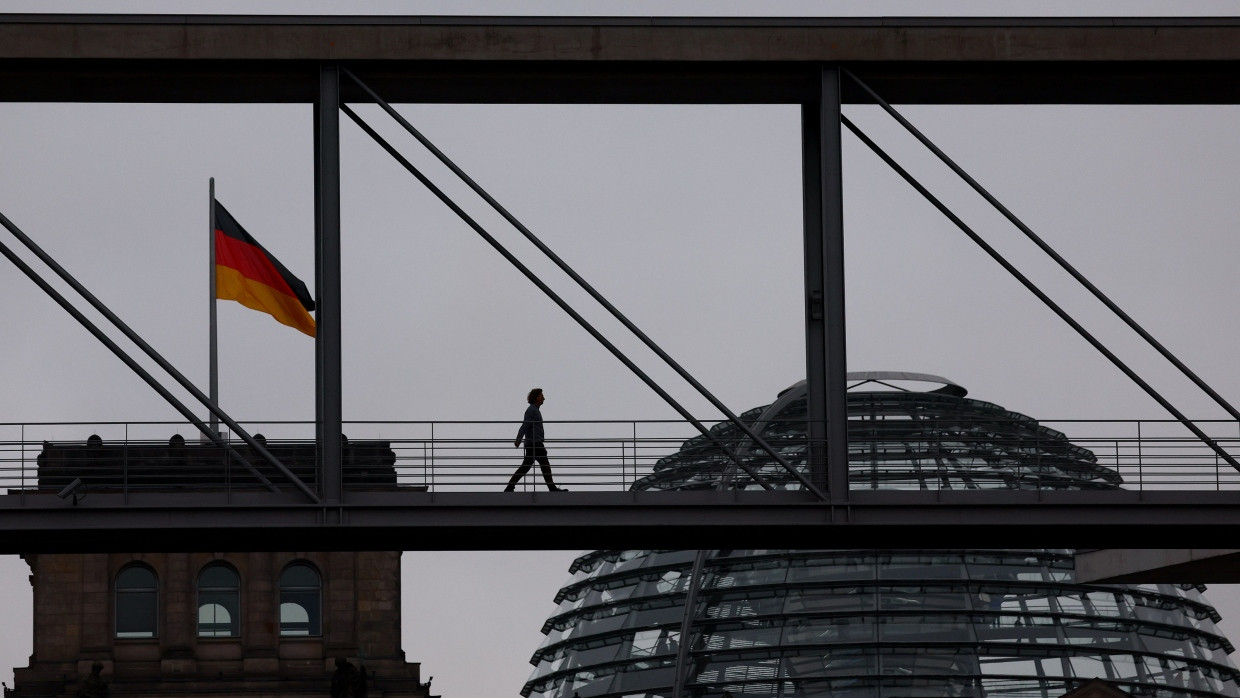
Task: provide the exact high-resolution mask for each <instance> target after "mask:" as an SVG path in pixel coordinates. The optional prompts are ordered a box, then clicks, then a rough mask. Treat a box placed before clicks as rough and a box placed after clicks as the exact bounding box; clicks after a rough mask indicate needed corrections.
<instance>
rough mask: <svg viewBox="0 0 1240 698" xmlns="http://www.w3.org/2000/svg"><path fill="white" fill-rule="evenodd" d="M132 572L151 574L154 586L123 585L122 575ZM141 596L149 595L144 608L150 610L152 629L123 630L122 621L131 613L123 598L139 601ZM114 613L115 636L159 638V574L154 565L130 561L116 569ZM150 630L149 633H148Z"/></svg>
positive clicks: (136, 638)
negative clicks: (126, 607)
mask: <svg viewBox="0 0 1240 698" xmlns="http://www.w3.org/2000/svg"><path fill="white" fill-rule="evenodd" d="M130 572H145V573H146V574H149V575H150V578H151V581H152V582H153V584H152V586H150V587H138V586H121V584H122V577H124V576H125V575H126V574H127V573H130ZM140 596H149V600H148V601H146V602H145V604H144V606H143V608H142V610H143V611H149V612H150V616H151V620H150V623H151V627H150V630H149V631H146V630H139V631H134V630H127V631H122V630H121V621H122V619H123V618H125V617H126V616H129V615H130V614H129V613H127V612H125V609H124V608H123V606H125V605H126V604H124V603H122V600H128V601H138V600H139V599H138V597H140ZM147 604H149V605H147ZM112 613H113V617H112V636H113V637H114V638H116V639H118V640H154V639H158V638H159V620H160V613H159V574H157V573H156V572H155V569H154V568H153V567H151V566H150V565H148V564H146V563H143V562H130V563H127V564H125V565H124V566H122V567H121V568H120V569H119V570H117V571H116V576H115V577H113V581H112ZM148 632H149V634H146V633H148ZM138 633H142V634H138Z"/></svg>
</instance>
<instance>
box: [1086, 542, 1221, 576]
mask: <svg viewBox="0 0 1240 698" xmlns="http://www.w3.org/2000/svg"><path fill="white" fill-rule="evenodd" d="M1185 540H1189V539H1185ZM1076 579H1077V581H1079V582H1088V583H1091V584H1093V583H1100V584H1102V583H1105V584H1143V583H1148V584H1154V583H1158V582H1167V583H1202V584H1205V583H1221V584H1234V583H1236V582H1237V581H1240V550H1230V549H1219V550H1214V549H1209V550H1207V549H1200V548H1160V549H1124V548H1119V549H1116V548H1111V549H1104V550H1078V551H1077V553H1076Z"/></svg>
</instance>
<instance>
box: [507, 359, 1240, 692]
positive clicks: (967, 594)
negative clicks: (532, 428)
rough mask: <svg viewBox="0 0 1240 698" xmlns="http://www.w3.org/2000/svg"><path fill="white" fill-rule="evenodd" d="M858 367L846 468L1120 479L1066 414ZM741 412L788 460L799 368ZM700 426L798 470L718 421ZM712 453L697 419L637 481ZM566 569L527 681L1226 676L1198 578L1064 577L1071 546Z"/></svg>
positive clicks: (870, 482)
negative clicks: (695, 427) (1008, 406)
mask: <svg viewBox="0 0 1240 698" xmlns="http://www.w3.org/2000/svg"><path fill="white" fill-rule="evenodd" d="M857 375H859V376H874V375H882V376H887V377H890V376H891V375H901V376H909V375H915V374H857ZM850 377H856V376H853V375H850ZM859 380H860V382H859V383H858V384H857V385H858V387H859V388H862V389H861V390H855V391H854V392H853V393H852V394H850V396H849V403H848V404H849V417H850V419H849V452H850V459H849V466H850V478H851V480H852V483H853V487H884V488H886V487H902V488H936V487H942V488H974V487H978V488H981V487H991V488H1032V487H1054V488H1085V487H1094V488H1097V487H1108V488H1113V487H1117V486H1119V484H1120V479H1119V477H1118V475H1117V474H1115V473H1113V472H1112V471H1110V470H1108V469H1106V468H1103V467H1100V466H1098V465H1097V464H1096V461H1095V459H1094V457H1093V454H1092V453H1090V452H1089V451H1088V450H1086V449H1082V448H1079V447H1077V446H1074V445H1072V444H1071V443H1069V442H1068V440H1067V438H1066V437H1065V436H1064V435H1063V434H1061V433H1059V432H1056V431H1053V430H1049V429H1045V428H1043V427H1041V426H1039V425H1038V424H1037V422H1036V421H1034V420H1033V419H1030V418H1029V417H1026V416H1024V415H1020V414H1017V413H1014V412H1008V411H1006V410H1004V409H1003V408H1001V407H999V406H997V405H993V404H990V403H985V402H979V401H975V400H969V399H966V398H965V397H964V390H963V389H962V388H958V386H954V385H953V384H951V383H950V382H948V381H942V382H943V383H945V387H944V388H940V389H938V390H937V391H930V392H926V391H908V390H902V389H895V390H892V389H889V384H890V381H888V380H886V379H878V380H879V381H880V382H881V383H882V384H883V385H881V386H876V385H875V384H874V379H867V378H861V379H859ZM940 380H941V379H940ZM875 387H882V388H888V389H883V390H875V389H874V388H875ZM952 388H955V390H952ZM743 417H744V419H745V420H746V421H748V422H749V423H750V424H751V425H754V427H753V428H754V430H755V431H758V432H759V433H760V435H761V436H762V437H763V438H764V439H765V440H767V441H768V443H770V444H771V445H772V446H773V447H775V448H776V449H778V450H779V451H780V452H781V454H782V455H784V457H785V458H786V459H787V460H789V461H790V462H792V463H793V464H794V465H796V466H797V467H804V465H805V441H806V431H805V426H804V425H805V397H804V385H803V384H799V385H798V386H793V388H790V389H789V390H787V391H784V393H781V395H780V396H779V398H778V399H777V400H776V401H775V402H774V403H773V404H772V405H770V406H767V407H763V408H758V409H755V410H750V411H749V412H746V413H745V414H744V415H743ZM712 431H713V432H714V434H715V435H716V436H717V437H718V441H719V442H722V443H724V444H728V446H729V447H733V448H738V449H740V450H739V451H738V452H739V453H741V454H743V457H744V458H746V459H749V461H750V462H749V464H750V465H752V466H754V467H757V468H760V472H761V473H762V475H763V476H767V475H770V476H771V477H772V478H773V479H777V480H778V481H779V482H780V483H781V486H785V487H795V486H797V483H796V481H795V480H793V479H792V478H790V477H787V476H786V474H783V473H782V471H780V470H777V469H776V466H775V464H774V462H773V459H771V458H770V456H769V454H765V456H764V454H763V453H762V452H759V451H758V450H757V449H756V447H753V446H752V445H751V444H749V443H748V442H747V440H746V439H744V438H740V437H739V436H738V433H737V432H736V431H735V430H734V428H733V427H731V426H730V425H728V426H716V427H715V429H714V430H712ZM768 461H769V462H768ZM729 467H733V468H734V467H735V466H734V465H733V464H732V461H731V460H730V459H728V458H726V457H725V456H724V455H723V452H722V450H721V447H720V443H714V442H711V441H709V440H707V439H705V438H701V437H699V438H694V439H690V440H689V441H687V442H685V444H684V448H682V449H681V450H680V451H679V452H677V453H675V454H673V455H671V456H668V457H667V458H665V459H663V460H662V461H660V463H659V466H658V467H657V468H656V469H655V472H654V473H653V474H651V475H650V476H649V477H647V478H645V479H644V480H642V481H640V482H639V483H637V485H635V488H639V489H678V488H701V487H711V486H714V485H715V483H717V482H718V481H719V480H720V478H721V477H722V476H723V475H724V474H725V472H727V470H728V469H729ZM734 475H735V476H736V477H735V479H734V480H733V481H732V482H733V486H735V487H742V488H743V487H747V486H749V487H752V486H756V485H755V483H753V481H752V479H749V480H747V479H746V478H748V476H747V475H745V474H744V473H743V472H740V473H734ZM695 563H696V564H695ZM695 568H696V569H697V570H698V574H697V576H696V577H695V575H694V570H695ZM570 571H571V572H572V574H573V579H572V581H570V582H569V584H567V585H566V586H565V587H563V588H562V589H561V590H560V591H559V593H558V595H557V596H556V601H557V603H558V604H559V606H558V608H557V609H556V611H555V612H554V613H553V615H552V616H551V617H550V618H549V619H548V620H547V622H546V623H545V624H544V626H543V633H544V634H545V635H546V638H545V640H544V641H543V643H542V645H541V646H540V647H539V649H538V650H537V651H536V652H535V653H534V656H533V658H532V659H531V663H532V664H534V666H535V670H534V673H533V675H532V676H531V678H530V680H529V681H528V682H527V683H526V684H525V686H524V688H523V689H522V691H521V693H522V695H524V696H527V697H528V698H573V697H574V696H579V697H580V698H594V697H609V698H621V697H623V698H672V697H673V695H674V693H675V687H676V686H677V685H678V683H679V684H682V685H683V691H682V693H681V694H680V696H681V697H684V696H692V697H693V698H705V697H707V696H711V697H720V698H721V697H723V696H731V697H733V698H741V696H761V697H763V698H785V697H788V698H791V697H794V696H797V697H799V696H832V697H846V698H896V697H899V698H921V697H931V696H1005V697H1014V698H1015V697H1020V698H1024V697H1030V698H1032V697H1035V696H1036V697H1039V698H1055V697H1057V696H1062V695H1063V694H1064V693H1066V692H1068V691H1069V690H1071V689H1072V688H1074V687H1075V686H1077V685H1079V684H1080V683H1083V682H1084V681H1087V680H1089V679H1092V678H1095V677H1098V678H1102V679H1105V680H1108V681H1110V682H1112V683H1114V684H1115V685H1117V686H1119V687H1120V688H1122V689H1123V690H1125V691H1128V692H1129V693H1131V694H1133V695H1138V696H1240V686H1238V684H1237V678H1238V675H1237V671H1236V668H1235V667H1234V666H1233V665H1232V663H1231V662H1230V660H1229V659H1228V657H1227V655H1228V654H1229V653H1231V652H1232V646H1231V644H1230V643H1229V642H1228V640H1227V639H1226V638H1225V637H1223V636H1222V635H1221V633H1220V632H1219V630H1218V629H1217V628H1216V627H1215V625H1214V624H1215V623H1216V622H1217V621H1218V620H1219V616H1218V613H1217V612H1216V611H1215V610H1214V608H1213V607H1211V606H1210V605H1209V604H1208V603H1207V602H1206V601H1205V600H1204V599H1203V598H1202V597H1201V591H1202V590H1203V589H1204V587H1202V586H1191V585H1167V584H1157V585H1135V586H1131V585H1130V586H1102V585H1086V584H1077V583H1076V582H1075V581H1074V579H1073V559H1072V551H1070V550H968V549H942V550H861V549H846V550H723V549H721V550H705V551H692V550H603V551H595V552H591V553H588V554H585V555H582V556H581V557H579V558H578V559H577V560H576V561H575V562H574V563H573V565H572V568H571V570H570ZM695 579H696V580H697V582H696V583H695V582H694V581H693V580H695ZM686 609H689V610H690V611H691V613H690V614H689V618H688V619H686ZM686 628H687V632H686ZM682 635H683V636H684V637H683V638H682ZM685 638H687V639H685ZM682 642H683V643H687V644H686V645H684V646H682ZM678 660H679V661H680V663H681V664H680V666H682V667H683V671H678V669H677V666H678Z"/></svg>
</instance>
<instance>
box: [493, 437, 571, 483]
mask: <svg viewBox="0 0 1240 698" xmlns="http://www.w3.org/2000/svg"><path fill="white" fill-rule="evenodd" d="M534 461H538V467H539V469H540V470H542V476H543V482H545V483H547V489H549V490H554V489H558V488H557V487H556V486H555V481H554V480H552V479H551V461H549V460H547V448H546V447H545V446H543V444H542V442H541V441H533V442H530V441H527V442H526V443H525V459H524V460H522V461H521V467H520V468H517V472H515V473H513V474H512V478H511V479H510V480H508V487H505V488H504V491H505V492H512V491H513V490H514V489H515V488H516V486H517V483H518V482H520V481H521V477H522V476H523V475H525V474H526V473H528V472H529V471H530V467H531V466H533V465H534Z"/></svg>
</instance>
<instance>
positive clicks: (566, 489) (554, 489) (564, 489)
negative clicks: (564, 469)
mask: <svg viewBox="0 0 1240 698" xmlns="http://www.w3.org/2000/svg"><path fill="white" fill-rule="evenodd" d="M547 491H548V492H567V491H568V488H567V487H553V488H551V489H549V490H547Z"/></svg>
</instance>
